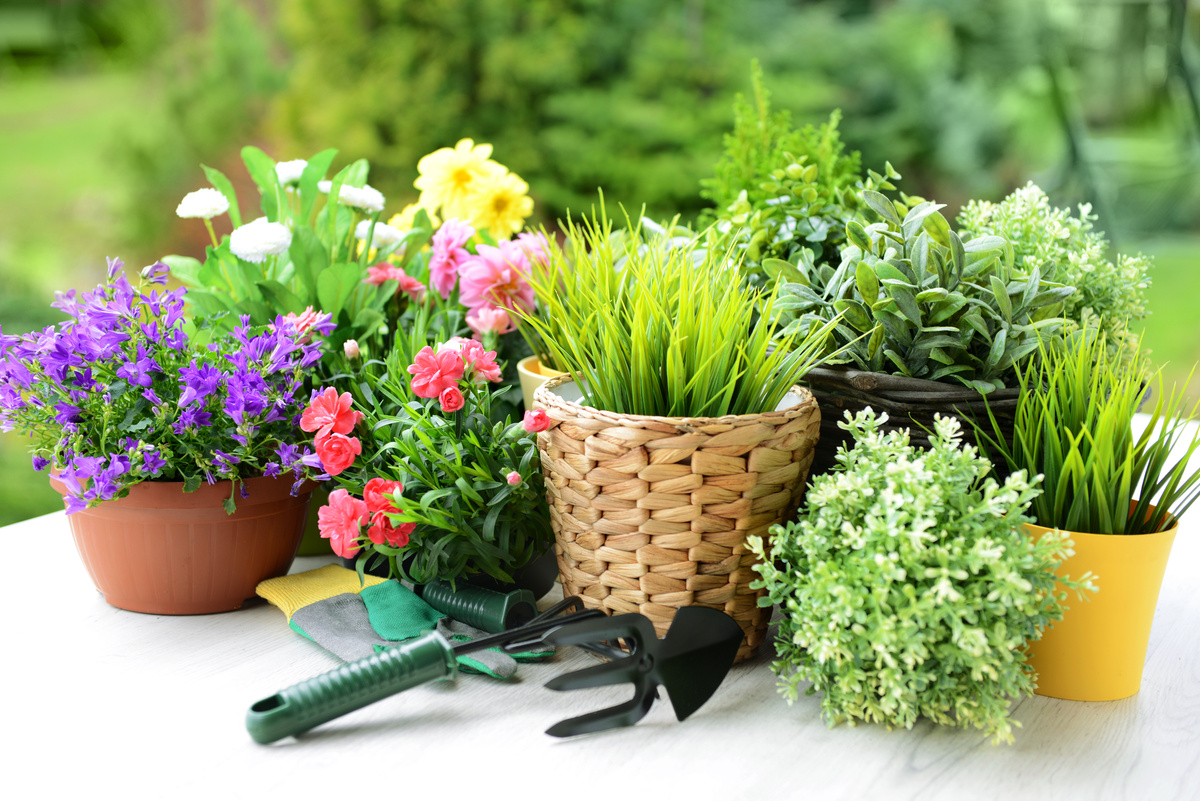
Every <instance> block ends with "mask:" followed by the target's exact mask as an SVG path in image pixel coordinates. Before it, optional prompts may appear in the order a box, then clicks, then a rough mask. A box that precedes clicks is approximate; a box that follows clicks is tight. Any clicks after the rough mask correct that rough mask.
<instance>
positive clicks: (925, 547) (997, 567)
mask: <svg viewBox="0 0 1200 801" xmlns="http://www.w3.org/2000/svg"><path fill="white" fill-rule="evenodd" d="M847 418H848V422H847V423H842V424H841V426H842V427H843V428H845V429H846V430H848V431H849V432H850V433H851V435H852V436H853V438H854V440H855V445H854V447H853V448H851V449H847V448H845V447H843V448H842V449H841V450H840V451H839V453H838V456H837V461H838V466H837V467H836V468H835V470H834V471H832V472H830V473H827V474H825V475H822V476H819V477H817V478H816V479H814V480H813V483H812V486H811V487H810V489H809V491H808V496H807V500H806V503H805V507H804V509H803V510H802V513H801V515H800V517H799V519H798V520H796V521H795V522H792V523H789V524H788V525H787V526H786V527H782V526H776V527H774V528H773V529H772V541H771V543H770V545H769V546H768V545H766V544H764V542H763V541H762V539H761V538H751V540H750V547H751V548H752V550H754V552H755V553H757V554H758V555H759V556H760V557H762V558H763V562H762V564H760V565H758V566H756V567H755V568H754V569H755V570H756V571H758V573H759V574H760V575H761V576H762V578H761V579H759V580H757V581H756V583H755V586H756V587H765V588H766V589H767V596H766V598H764V599H763V601H762V603H763V604H768V603H778V604H779V605H780V609H781V613H782V614H781V619H780V622H779V631H778V639H777V643H776V648H777V652H778V656H779V658H778V661H776V662H775V663H774V664H773V666H772V668H773V670H774V671H775V673H776V674H777V675H778V676H779V677H780V679H781V682H780V689H781V692H782V693H783V694H784V696H785V697H786V698H787V700H788V703H792V702H793V701H795V700H796V699H797V697H798V695H799V692H800V689H801V685H802V683H803V682H812V685H811V687H809V688H808V689H807V694H810V695H811V694H813V693H818V692H819V693H822V694H823V698H822V701H821V705H822V710H823V712H824V716H825V718H826V720H827V722H828V723H829V724H830V725H831V726H833V725H835V724H837V723H838V722H842V721H845V722H849V723H851V724H853V723H855V722H857V721H859V720H864V721H874V722H879V723H884V724H886V725H887V726H888V727H889V728H891V727H893V726H904V727H906V728H911V727H912V726H913V724H914V723H915V722H916V721H917V719H918V717H920V716H925V717H927V718H930V719H931V720H933V721H935V722H937V723H941V724H949V725H958V726H963V727H974V728H977V729H981V730H982V731H983V732H984V733H985V734H987V735H989V736H991V738H992V739H993V742H1011V741H1012V739H1013V736H1012V728H1013V726H1014V725H1019V724H1018V723H1015V722H1013V721H1010V720H1009V717H1008V707H1009V702H1010V700H1011V699H1013V698H1015V697H1017V696H1019V695H1022V694H1027V693H1029V692H1031V691H1032V690H1033V688H1034V687H1035V686H1036V685H1035V677H1034V675H1033V673H1032V670H1031V668H1030V667H1029V665H1028V664H1027V662H1026V656H1025V653H1024V651H1025V646H1026V643H1028V642H1029V641H1031V640H1036V639H1038V638H1040V637H1041V633H1042V630H1043V629H1044V628H1045V626H1046V625H1047V624H1048V623H1050V622H1052V621H1054V620H1059V619H1061V618H1062V610H1063V607H1062V604H1061V602H1062V601H1063V600H1065V595H1066V593H1065V590H1063V589H1062V588H1061V587H1059V588H1056V586H1055V576H1054V571H1055V570H1056V569H1057V568H1058V566H1059V565H1060V564H1061V562H1062V560H1063V559H1065V558H1066V556H1068V555H1069V554H1070V551H1069V550H1068V548H1069V545H1070V543H1069V541H1068V540H1065V539H1063V538H1062V536H1061V535H1058V534H1047V535H1046V536H1044V537H1042V538H1041V540H1040V541H1038V542H1036V543H1035V542H1034V541H1033V540H1032V538H1030V537H1029V536H1027V535H1026V534H1025V532H1024V530H1023V528H1022V525H1023V524H1024V523H1027V522H1032V521H1031V518H1029V517H1028V516H1027V515H1026V514H1025V511H1026V509H1028V507H1029V503H1030V500H1031V499H1032V498H1033V497H1034V496H1035V495H1036V494H1037V493H1038V492H1039V490H1037V489H1036V488H1034V487H1033V486H1031V484H1030V483H1028V482H1027V481H1026V479H1025V474H1024V472H1023V471H1019V472H1017V473H1014V474H1013V475H1011V476H1009V477H1008V478H1007V479H1006V480H1005V482H1004V484H1003V485H1001V484H997V483H996V481H995V479H992V478H987V477H986V476H987V473H988V471H989V469H990V464H989V462H988V461H987V459H984V458H982V457H980V456H979V453H978V451H977V450H976V449H975V448H974V447H971V446H969V445H968V446H963V445H962V444H961V431H960V428H959V423H958V421H957V420H956V419H955V418H953V417H939V418H938V419H937V421H936V423H935V425H934V429H935V432H934V436H933V437H932V438H931V444H932V447H931V449H930V450H929V451H924V450H921V449H918V448H915V447H913V446H912V445H911V444H910V443H909V438H908V431H907V430H906V429H901V430H898V431H891V432H890V433H887V434H884V433H883V432H881V431H880V425H881V424H882V423H883V422H884V421H886V419H887V417H886V415H884V416H881V417H879V418H876V417H875V416H874V415H873V414H872V413H871V411H870V410H866V411H863V412H860V413H859V414H858V415H857V416H856V417H853V418H850V417H849V415H847ZM1064 585H1065V586H1067V587H1076V588H1078V587H1080V586H1081V585H1080V584H1079V583H1078V582H1072V581H1065V582H1064Z"/></svg>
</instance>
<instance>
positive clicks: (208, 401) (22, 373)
mask: <svg viewBox="0 0 1200 801" xmlns="http://www.w3.org/2000/svg"><path fill="white" fill-rule="evenodd" d="M122 266H123V265H122V262H121V261H119V260H113V259H110V260H109V262H108V273H107V278H106V280H105V282H104V283H102V284H101V285H100V286H98V287H96V289H95V290H93V291H91V292H87V293H84V294H82V295H78V296H77V294H76V292H75V290H71V291H70V292H66V293H61V292H60V293H58V295H57V299H56V300H55V302H54V303H53V304H51V305H52V306H53V307H54V308H57V309H59V310H60V311H62V312H63V313H65V314H66V315H67V316H68V318H69V319H68V320H67V321H65V322H63V323H62V324H60V325H57V326H50V327H48V328H46V329H45V330H42V331H35V332H32V333H29V334H25V335H23V336H20V337H17V336H11V335H5V334H4V333H3V330H2V329H0V430H3V431H11V430H14V429H16V430H20V431H22V432H25V433H27V434H28V435H29V436H30V438H31V440H32V442H31V446H30V447H31V450H32V452H33V466H34V468H35V469H37V470H44V469H46V468H47V467H51V466H52V467H53V468H54V471H55V473H56V474H57V477H58V479H59V481H61V482H62V483H63V485H64V486H65V487H66V489H67V493H66V496H65V502H66V507H67V513H68V514H71V513H74V512H78V511H80V510H82V509H86V508H89V507H91V506H94V505H96V504H98V503H101V502H103V501H106V500H109V499H111V498H116V497H123V496H124V495H125V494H126V493H127V492H128V490H129V488H130V487H132V486H134V485H135V484H138V483H140V482H142V481H148V480H160V481H182V482H183V484H184V487H183V488H184V491H185V492H192V491H194V490H196V489H197V488H198V487H199V486H200V485H201V483H202V482H207V483H209V484H215V483H216V482H217V481H219V480H230V481H232V488H231V490H230V497H229V499H228V500H227V501H226V502H225V509H226V511H228V512H230V513H232V512H233V510H234V507H235V503H236V500H235V499H236V496H237V494H238V490H239V487H240V492H241V494H242V496H243V497H246V489H245V486H244V484H243V483H242V482H243V481H244V479H246V478H250V477H254V476H259V475H265V476H278V475H282V474H284V473H288V472H290V473H291V474H292V476H293V478H294V480H295V482H296V483H295V485H294V486H293V489H292V491H293V494H295V493H297V492H298V491H299V489H300V486H301V485H302V484H303V483H304V482H305V481H306V480H310V479H311V480H325V479H327V478H328V475H326V474H325V471H324V468H323V467H322V465H321V461H320V459H319V458H318V457H317V456H316V454H315V453H313V451H312V450H311V448H309V447H306V442H307V441H308V439H309V437H308V435H306V434H305V433H304V432H303V431H301V430H300V428H299V425H298V424H299V420H300V414H301V412H302V411H303V409H304V407H305V406H306V405H307V403H308V400H309V393H308V392H306V391H305V389H304V386H305V378H306V375H307V373H308V372H309V368H311V366H312V365H313V364H314V363H316V362H317V361H318V360H319V359H320V358H321V350H320V348H321V345H320V342H319V341H317V338H316V337H314V332H315V333H319V334H321V335H322V336H325V335H328V334H329V333H330V332H331V331H332V330H333V322H332V320H331V319H330V318H329V317H328V316H325V317H323V318H321V319H318V320H316V321H315V322H314V323H313V325H312V326H311V328H308V329H307V330H306V331H300V330H298V328H297V326H296V325H295V323H294V322H293V321H290V320H288V319H287V318H284V317H278V318H276V320H275V322H274V323H272V324H270V325H265V326H258V327H251V326H250V324H249V319H248V318H247V317H242V318H241V320H240V324H239V325H237V326H235V327H234V328H233V330H232V331H223V332H222V331H218V330H216V329H214V328H208V327H206V328H199V329H197V328H196V326H195V324H194V323H192V322H190V321H188V320H187V319H185V317H184V296H185V294H186V292H187V290H186V289H182V288H180V289H176V290H172V291H168V290H167V289H166V288H165V285H166V283H167V276H168V272H169V268H168V267H167V265H165V264H163V263H161V262H159V263H157V264H154V265H152V266H150V267H147V268H146V269H145V270H143V271H142V274H141V278H140V280H139V281H138V283H137V285H132V284H130V282H129V281H128V279H127V278H126V276H125V274H124V272H123V269H122Z"/></svg>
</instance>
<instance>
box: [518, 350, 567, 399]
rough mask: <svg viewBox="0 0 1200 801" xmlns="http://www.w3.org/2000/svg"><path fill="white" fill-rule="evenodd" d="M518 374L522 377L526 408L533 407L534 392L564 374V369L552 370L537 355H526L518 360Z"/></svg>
mask: <svg viewBox="0 0 1200 801" xmlns="http://www.w3.org/2000/svg"><path fill="white" fill-rule="evenodd" d="M517 375H519V376H520V377H521V396H522V397H523V398H524V399H525V409H526V411H530V410H532V409H533V393H534V392H536V391H537V388H538V387H540V386H541V385H542V384H545V383H546V382H547V381H549V380H550V379H551V378H554V377H555V376H560V375H562V370H551V369H550V368H549V367H543V366H542V363H541V362H540V361H538V357H537V356H526V357H525V358H524V359H521V361H519V362H517Z"/></svg>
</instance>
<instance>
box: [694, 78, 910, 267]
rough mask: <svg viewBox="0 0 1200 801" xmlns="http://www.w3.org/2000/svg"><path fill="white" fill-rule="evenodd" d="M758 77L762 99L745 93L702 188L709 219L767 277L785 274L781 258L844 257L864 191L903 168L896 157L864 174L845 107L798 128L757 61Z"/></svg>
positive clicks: (883, 184) (886, 185)
mask: <svg viewBox="0 0 1200 801" xmlns="http://www.w3.org/2000/svg"><path fill="white" fill-rule="evenodd" d="M752 81H753V86H754V102H753V103H750V102H749V101H747V100H746V99H745V98H744V97H742V96H741V95H739V96H738V98H737V101H736V103H735V104H734V128H733V132H732V133H730V134H726V136H725V152H724V153H723V154H722V156H721V159H720V160H719V161H718V162H717V164H716V167H715V169H714V172H715V176H714V177H713V178H710V179H707V180H705V181H702V182H701V183H702V185H703V187H704V189H703V190H702V191H701V195H702V196H704V197H706V198H708V199H710V200H712V201H713V202H714V203H715V204H716V206H717V208H716V210H715V213H713V212H710V213H709V214H708V215H707V218H708V221H710V222H713V223H714V229H713V230H714V231H715V232H717V233H719V234H720V235H721V237H722V241H723V242H725V243H732V244H733V245H734V247H736V248H737V250H738V251H739V252H740V253H741V254H742V256H743V259H744V263H745V269H744V272H743V274H744V276H745V277H746V279H747V280H748V281H750V282H751V283H754V284H763V283H766V282H768V281H770V280H772V279H774V278H777V277H778V275H779V271H780V268H781V266H782V265H780V264H778V262H781V261H782V262H792V261H796V260H798V259H800V258H808V259H811V260H813V261H815V262H817V263H825V262H831V261H833V262H836V261H837V258H838V252H839V250H840V249H841V247H842V246H843V245H844V244H845V242H846V223H847V222H849V221H850V220H852V219H854V218H855V217H856V215H857V214H858V212H859V209H860V207H861V205H862V202H861V199H860V195H859V192H860V191H861V190H862V189H864V188H868V189H888V190H891V189H895V186H894V185H893V184H892V183H891V179H895V178H899V177H900V175H899V174H898V173H896V172H895V170H893V169H892V166H891V165H890V164H888V165H887V167H886V170H885V174H884V175H880V174H879V173H876V172H874V171H868V175H867V177H866V178H865V179H864V177H863V175H862V165H861V162H860V159H859V155H858V153H857V152H856V151H850V152H846V146H845V144H844V143H843V142H842V140H841V136H840V134H839V133H838V123H839V122H840V121H841V112H840V111H834V112H833V113H832V114H830V116H829V120H828V122H826V123H825V124H824V125H821V126H818V127H814V126H812V125H807V126H804V127H803V128H794V127H793V126H792V124H791V115H789V114H788V112H787V111H777V112H772V111H771V105H770V94H769V93H768V92H767V89H766V87H765V86H763V76H762V69H761V68H760V67H759V65H758V63H757V62H754V64H753V67H752ZM802 254H805V255H802Z"/></svg>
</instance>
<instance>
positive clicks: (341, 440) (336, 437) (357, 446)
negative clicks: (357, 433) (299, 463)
mask: <svg viewBox="0 0 1200 801" xmlns="http://www.w3.org/2000/svg"><path fill="white" fill-rule="evenodd" d="M316 447H317V458H319V459H320V460H321V466H322V467H324V468H325V472H326V473H328V474H329V475H331V476H336V475H338V474H339V473H341V472H342V471H343V470H345V469H346V468H347V467H349V466H350V465H352V464H354V459H355V457H356V456H358V455H359V454H360V453H362V443H361V442H359V441H358V437H347V436H346V435H345V434H326V435H325V436H323V437H317V442H316Z"/></svg>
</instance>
